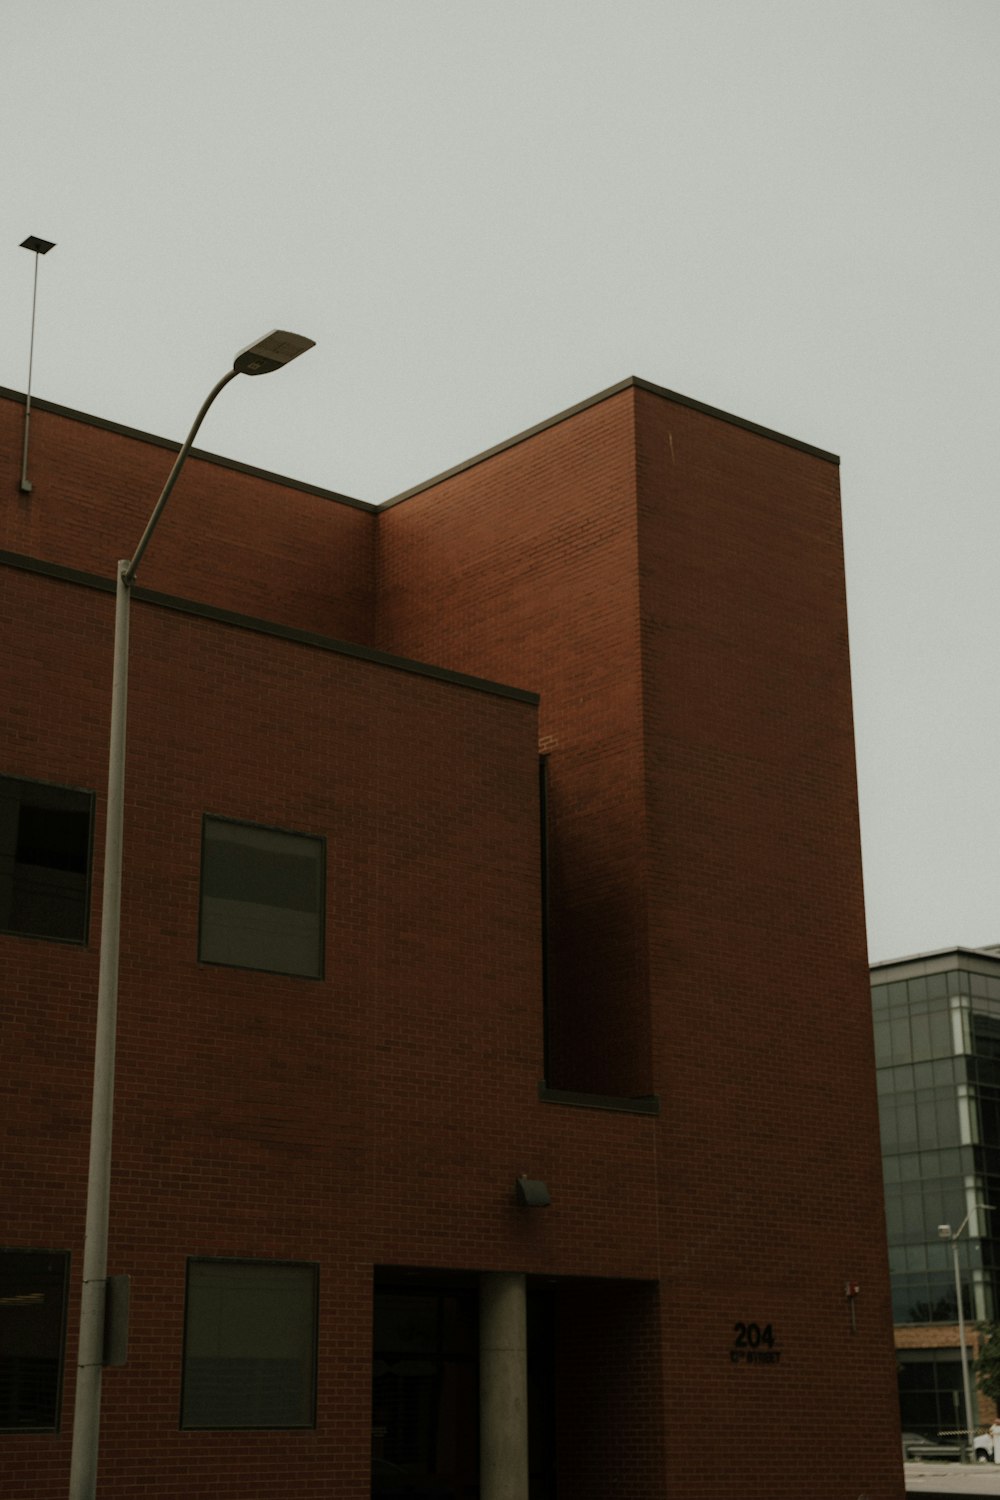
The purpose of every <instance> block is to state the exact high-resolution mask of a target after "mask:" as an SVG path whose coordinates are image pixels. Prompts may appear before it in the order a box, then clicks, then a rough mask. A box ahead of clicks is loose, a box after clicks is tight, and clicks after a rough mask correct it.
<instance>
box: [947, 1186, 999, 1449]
mask: <svg viewBox="0 0 1000 1500" xmlns="http://www.w3.org/2000/svg"><path fill="white" fill-rule="evenodd" d="M980 1208H981V1209H983V1210H984V1212H986V1213H989V1211H990V1204H989V1203H974V1204H973V1206H972V1207H971V1208H970V1209H969V1212H968V1213H967V1214H966V1216H965V1218H964V1219H963V1220H962V1222H961V1224H959V1226H958V1228H957V1229H956V1230H955V1232H954V1233H952V1228H951V1225H950V1224H939V1225H938V1239H941V1240H950V1241H951V1255H952V1261H953V1263H954V1267H955V1298H956V1301H957V1302H958V1344H959V1353H960V1354H961V1356H962V1388H963V1391H964V1394H965V1428H966V1437H967V1439H968V1453H967V1454H963V1458H967V1457H969V1456H970V1455H971V1454H972V1452H973V1448H974V1445H975V1440H976V1435H975V1431H974V1428H975V1425H976V1424H975V1422H974V1420H973V1414H972V1381H971V1380H970V1378H969V1351H968V1350H967V1349H966V1347H965V1311H964V1308H963V1306H962V1277H961V1273H960V1271H959V1269H958V1239H959V1235H960V1234H961V1233H962V1231H963V1230H964V1228H965V1226H966V1225H967V1224H968V1222H969V1220H970V1219H971V1218H972V1215H973V1214H974V1213H975V1212H976V1209H980Z"/></svg>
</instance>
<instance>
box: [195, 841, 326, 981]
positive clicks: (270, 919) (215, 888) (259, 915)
mask: <svg viewBox="0 0 1000 1500" xmlns="http://www.w3.org/2000/svg"><path fill="white" fill-rule="evenodd" d="M323 855H324V841H323V840H322V839H321V838H313V837H310V836H308V835H306V834H301V833H284V832H281V831H280V830H278V829H275V828H257V827H254V826H252V825H251V824H248V823H230V822H227V821H226V820H224V819H222V818H205V820H204V827H203V841H202V872H201V932H200V942H199V951H198V957H199V958H200V959H201V960H202V961H203V962H204V963H210V964H232V965H234V966H235V967H236V968H240V969H264V970H267V971H268V972H269V973H272V974H301V975H304V976H305V977H306V978H309V979H319V978H321V977H322V973H323V884H324V868H323V865H324V860H323Z"/></svg>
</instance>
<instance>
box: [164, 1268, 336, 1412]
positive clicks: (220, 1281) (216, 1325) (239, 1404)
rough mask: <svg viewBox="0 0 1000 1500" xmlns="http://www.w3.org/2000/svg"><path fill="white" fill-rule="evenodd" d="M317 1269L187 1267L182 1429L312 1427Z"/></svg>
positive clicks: (314, 1396) (314, 1386)
mask: <svg viewBox="0 0 1000 1500" xmlns="http://www.w3.org/2000/svg"><path fill="white" fill-rule="evenodd" d="M316 1282H317V1273H316V1267H315V1266H310V1265H287V1264H284V1263H279V1262H270V1261H217V1260H193V1261H190V1262H189V1264H188V1285H187V1310H186V1315H185V1326H184V1387H183V1396H182V1409H181V1426H182V1427H229V1428H232V1427H312V1426H313V1425H314V1422H315V1406H316Z"/></svg>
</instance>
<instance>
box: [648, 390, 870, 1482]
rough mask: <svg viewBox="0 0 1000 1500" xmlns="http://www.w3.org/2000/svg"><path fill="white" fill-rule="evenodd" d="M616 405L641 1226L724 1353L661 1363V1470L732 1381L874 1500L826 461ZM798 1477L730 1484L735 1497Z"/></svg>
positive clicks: (865, 1215)
mask: <svg viewBox="0 0 1000 1500" xmlns="http://www.w3.org/2000/svg"><path fill="white" fill-rule="evenodd" d="M636 405H637V424H636V430H637V465H638V476H639V517H640V519H639V553H640V570H641V578H642V594H641V599H642V620H643V685H644V708H645V718H644V730H645V749H646V757H645V771H646V811H647V819H648V822H647V827H648V834H649V845H648V848H649V865H648V870H649V896H650V899H649V962H650V974H651V990H652V994H653V997H654V1000H653V1015H654V1022H653V1024H654V1033H655V1044H654V1045H655V1056H656V1074H657V1084H658V1088H659V1090H660V1091H661V1093H662V1095H663V1097H664V1099H665V1100H666V1101H668V1107H667V1108H666V1109H665V1111H664V1115H663V1120H662V1142H663V1149H664V1153H665V1156H666V1158H667V1160H669V1162H670V1172H669V1175H667V1174H664V1177H663V1179H662V1187H661V1211H662V1213H663V1215H664V1217H665V1221H666V1220H669V1222H671V1223H673V1224H676V1226H677V1229H678V1233H676V1234H673V1235H666V1236H665V1237H664V1241H663V1245H662V1266H661V1276H662V1283H661V1284H662V1289H663V1297H664V1303H665V1306H667V1307H669V1308H670V1309H671V1316H672V1317H674V1318H677V1319H678V1320H679V1322H678V1324H677V1325H675V1326H676V1328H677V1333H678V1334H679V1335H680V1337H681V1339H682V1340H683V1342H684V1343H686V1344H688V1345H689V1346H691V1347H693V1348H696V1349H702V1350H705V1351H706V1356H707V1353H708V1350H710V1349H712V1348H713V1346H714V1348H715V1351H716V1352H714V1354H713V1355H712V1357H711V1358H709V1357H706V1358H705V1359H704V1360H703V1361H701V1362H699V1363H698V1364H697V1365H696V1366H695V1367H694V1368H689V1369H688V1370H687V1371H686V1372H685V1373H686V1378H685V1379H684V1380H682V1381H675V1380H674V1379H672V1378H671V1376H670V1374H669V1373H668V1377H667V1378H668V1382H669V1384H670V1387H671V1391H672V1394H671V1402H672V1410H671V1417H672V1421H671V1423H670V1425H669V1427H668V1437H667V1441H668V1469H669V1470H674V1469H675V1468H676V1466H677V1465H679V1464H681V1463H682V1462H683V1455H684V1453H685V1451H686V1450H687V1448H688V1445H689V1442H690V1433H691V1431H692V1430H697V1428H698V1425H699V1423H700V1422H701V1421H702V1420H703V1414H704V1412H705V1410H706V1408H707V1407H710V1406H711V1405H712V1403H713V1402H717V1400H718V1393H719V1379H720V1376H726V1377H728V1379H727V1389H726V1399H725V1403H724V1405H725V1409H726V1411H727V1413H728V1420H730V1421H733V1422H734V1425H735V1426H736V1428H737V1430H738V1429H739V1428H740V1427H742V1426H745V1427H746V1428H747V1429H748V1430H753V1431H754V1433H755V1441H757V1442H759V1443H761V1444H762V1446H763V1447H764V1448H765V1449H767V1450H768V1451H771V1452H778V1451H780V1450H781V1448H782V1446H783V1444H784V1445H785V1446H788V1445H789V1444H790V1445H791V1448H792V1451H793V1452H797V1451H801V1452H802V1453H803V1455H804V1452H805V1448H806V1444H807V1438H806V1434H807V1433H808V1432H810V1431H817V1432H818V1431H821V1430H824V1431H825V1432H826V1433H827V1434H829V1433H830V1432H831V1431H832V1430H833V1429H836V1430H838V1431H840V1430H841V1429H842V1430H843V1432H844V1434H845V1436H844V1438H843V1440H841V1441H837V1442H835V1443H834V1442H830V1441H829V1439H827V1440H826V1441H825V1442H824V1444H823V1448H824V1455H825V1456H824V1460H823V1464H822V1468H823V1472H824V1478H823V1481H822V1483H821V1484H818V1485H817V1487H816V1488H815V1491H814V1493H816V1494H817V1495H820V1494H826V1493H829V1494H830V1495H831V1496H832V1495H834V1494H846V1493H851V1494H855V1493H857V1492H858V1491H859V1490H865V1491H867V1492H869V1493H874V1494H880V1493H888V1492H889V1491H888V1490H880V1489H878V1488H877V1487H876V1481H878V1482H879V1483H881V1484H883V1485H888V1484H889V1483H890V1479H891V1472H890V1469H889V1467H888V1465H889V1464H890V1462H891V1463H892V1464H896V1462H897V1461H898V1454H897V1453H896V1451H895V1448H894V1445H893V1443H892V1442H891V1441H890V1439H891V1438H892V1435H893V1432H894V1430H895V1427H896V1426H897V1425H898V1416H897V1402H896V1392H895V1372H894V1363H893V1359H892V1348H891V1336H890V1327H891V1312H890V1303H889V1290H888V1279H887V1274H886V1253H885V1242H884V1233H885V1231H884V1219H883V1210H882V1198H881V1170H880V1149H879V1136H878V1121H877V1115H876V1106H875V1075H874V1068H873V1052H872V1033H871V1023H870V999H869V987H868V972H867V963H866V949H865V929H864V906H863V893H862V886H861V859H860V841H859V832H858V816H857V801H856V792H855V768H854V745H853V735H852V715H851V693H850V674H849V659H848V641H847V616H846V606H845V597H844V579H843V561H842V546H841V535H840V513H839V497H838V488H837V469H836V467H835V466H834V465H832V464H830V463H828V462H825V461H823V460H822V459H819V458H816V457H814V456H812V455H809V454H806V453H803V452H801V451H799V450H797V449H795V448H792V447H788V446H784V445H782V444H779V443H777V442H774V441H772V440H770V439H768V438H765V437H763V436H760V435H758V434H755V433H751V432H748V431H746V430H744V429H742V428H740V427H737V426H734V425H730V424H727V423H724V422H720V421H718V420H716V419H714V418H712V417H710V416H707V415H706V414H704V413H701V412H698V411H694V410H690V409H688V408H686V407H683V406H679V405H675V404H674V403H671V402H668V401H665V400H663V399H662V398H660V397H658V396H656V395H654V394H652V393H649V392H645V391H638V392H637V393H636ZM848 1279H850V1280H856V1281H858V1282H860V1284H861V1287H862V1294H861V1296H860V1297H859V1298H858V1302H857V1319H858V1331H857V1334H852V1332H851V1330H850V1319H849V1308H848V1304H847V1302H846V1300H845V1297H844V1283H845V1281H846V1280H848ZM740 1320H742V1321H750V1320H753V1321H757V1322H758V1323H759V1324H761V1325H766V1324H767V1323H773V1325H774V1329H775V1333H776V1335H777V1336H778V1337H779V1338H780V1340H781V1343H782V1345H783V1349H782V1356H781V1362H780V1365H779V1366H778V1367H776V1368H773V1369H771V1368H767V1369H761V1370H754V1369H749V1368H746V1367H745V1366H744V1367H738V1366H734V1367H732V1369H730V1370H727V1369H726V1368H725V1361H726V1358H727V1355H726V1352H725V1351H726V1346H727V1345H728V1343H729V1341H730V1335H731V1330H732V1327H733V1325H734V1323H736V1322H737V1321H740ZM779 1324H780V1326H779ZM665 1358H666V1359H667V1360H668V1372H669V1368H670V1360H671V1356H670V1354H668V1353H667V1352H666V1351H665ZM824 1366H825V1367H827V1368H828V1369H829V1372H830V1373H829V1379H827V1378H824V1377H823V1375H822V1373H821V1371H822V1368H823V1367H824ZM848 1372H849V1377H848ZM831 1408H832V1410H831ZM848 1433H851V1434H853V1436H852V1437H851V1438H850V1439H849V1440H848V1438H847V1436H846V1435H847V1434H848ZM800 1483H801V1479H799V1480H798V1481H796V1480H795V1479H794V1478H792V1477H789V1478H788V1479H786V1480H785V1481H784V1482H783V1483H782V1481H780V1480H779V1478H778V1475H777V1474H776V1473H772V1474H771V1475H770V1476H769V1478H768V1479H767V1481H766V1482H763V1481H761V1480H757V1481H756V1482H755V1481H754V1479H753V1477H752V1476H748V1479H747V1482H746V1483H745V1484H744V1485H743V1489H742V1492H743V1493H744V1494H746V1495H757V1494H760V1495H761V1496H762V1497H763V1496H764V1495H768V1496H772V1497H773V1496H776V1495H778V1494H788V1495H792V1494H798V1493H800V1492H801V1491H800V1489H799V1488H798V1486H799V1485H800ZM823 1486H828V1488H824V1487H823ZM691 1493H701V1492H700V1491H694V1490H692V1491H691ZM704 1493H705V1495H706V1497H707V1496H709V1495H710V1494H711V1493H712V1490H711V1488H710V1487H707V1488H705V1490H704Z"/></svg>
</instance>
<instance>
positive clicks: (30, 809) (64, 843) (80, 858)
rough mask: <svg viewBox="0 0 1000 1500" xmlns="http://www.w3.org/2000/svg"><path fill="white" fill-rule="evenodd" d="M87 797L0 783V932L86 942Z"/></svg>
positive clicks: (89, 804) (4, 780) (89, 802)
mask: <svg viewBox="0 0 1000 1500" xmlns="http://www.w3.org/2000/svg"><path fill="white" fill-rule="evenodd" d="M93 804H94V799H93V797H92V796H91V794H90V793H89V792H75V791H71V790H70V789H69V788H68V787H61V786H43V785H42V784H41V783H39V782H37V781H18V780H16V779H15V778H13V777H10V776H0V930H2V931H4V932H17V933H22V934H23V935H24V936H25V937H44V938H62V939H63V940H64V941H66V942H71V943H85V942H86V941H87V907H88V899H87V898H88V892H89V883H90V826H91V818H92V813H93Z"/></svg>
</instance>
